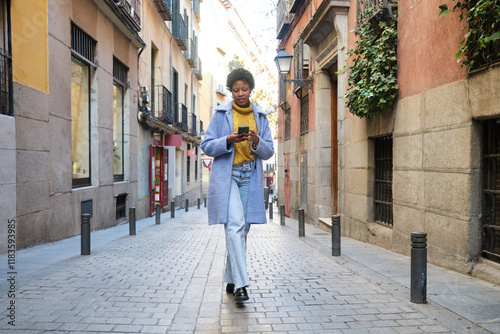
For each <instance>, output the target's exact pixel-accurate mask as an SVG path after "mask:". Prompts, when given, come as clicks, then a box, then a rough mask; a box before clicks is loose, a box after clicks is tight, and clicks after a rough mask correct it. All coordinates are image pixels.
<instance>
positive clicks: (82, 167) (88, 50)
mask: <svg viewBox="0 0 500 334" xmlns="http://www.w3.org/2000/svg"><path fill="white" fill-rule="evenodd" d="M95 46H96V41H95V40H93V39H92V38H91V37H90V36H89V35H88V34H86V33H85V32H84V31H83V30H81V29H80V28H78V27H77V26H76V25H74V24H71V53H72V57H71V162H72V175H73V187H82V186H89V185H90V183H91V182H90V172H91V171H90V165H91V163H90V78H91V66H93V65H94V55H95Z"/></svg>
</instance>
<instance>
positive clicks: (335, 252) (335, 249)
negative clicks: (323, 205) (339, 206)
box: [332, 215, 340, 256]
mask: <svg viewBox="0 0 500 334" xmlns="http://www.w3.org/2000/svg"><path fill="white" fill-rule="evenodd" d="M332 256H340V216H336V215H333V216H332Z"/></svg>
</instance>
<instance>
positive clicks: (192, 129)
mask: <svg viewBox="0 0 500 334" xmlns="http://www.w3.org/2000/svg"><path fill="white" fill-rule="evenodd" d="M189 133H191V134H192V135H193V136H196V134H197V132H196V115H195V114H194V113H191V127H190V129H189Z"/></svg>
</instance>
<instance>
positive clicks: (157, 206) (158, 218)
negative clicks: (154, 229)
mask: <svg viewBox="0 0 500 334" xmlns="http://www.w3.org/2000/svg"><path fill="white" fill-rule="evenodd" d="M155 210H156V212H155V214H156V217H155V218H156V225H160V218H161V217H160V216H161V212H160V211H161V208H160V203H156V208H155Z"/></svg>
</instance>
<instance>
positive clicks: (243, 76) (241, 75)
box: [226, 68, 255, 90]
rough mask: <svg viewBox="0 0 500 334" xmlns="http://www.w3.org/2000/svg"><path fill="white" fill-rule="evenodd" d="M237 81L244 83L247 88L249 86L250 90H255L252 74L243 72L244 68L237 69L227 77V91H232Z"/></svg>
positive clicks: (246, 71)
mask: <svg viewBox="0 0 500 334" xmlns="http://www.w3.org/2000/svg"><path fill="white" fill-rule="evenodd" d="M239 80H241V81H245V82H246V83H247V84H248V86H250V90H253V89H254V88H255V81H254V79H253V75H252V73H250V71H248V70H245V69H244V68H237V69H235V70H233V71H232V72H231V73H229V75H228V76H227V80H226V87H227V89H229V90H232V89H233V85H234V83H235V82H236V81H239Z"/></svg>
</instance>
